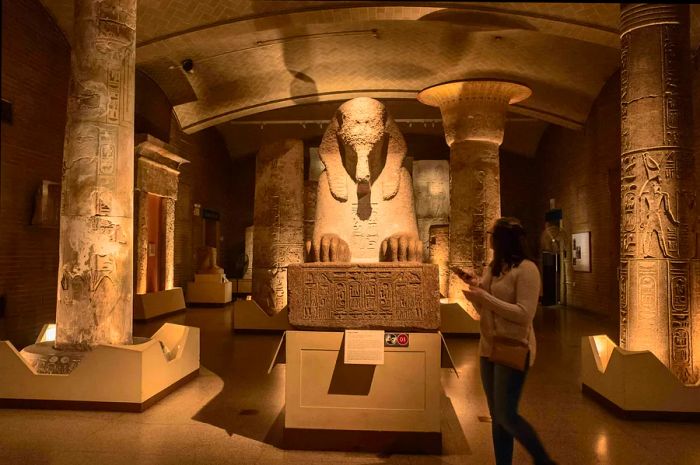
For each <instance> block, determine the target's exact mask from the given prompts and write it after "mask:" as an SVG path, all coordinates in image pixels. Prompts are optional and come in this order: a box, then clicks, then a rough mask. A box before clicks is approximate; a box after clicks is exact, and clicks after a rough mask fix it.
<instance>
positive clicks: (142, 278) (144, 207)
mask: <svg viewBox="0 0 700 465" xmlns="http://www.w3.org/2000/svg"><path fill="white" fill-rule="evenodd" d="M135 193H136V196H137V199H138V203H139V204H138V205H139V206H138V214H139V218H138V223H137V224H138V226H137V228H138V229H137V230H136V290H135V291H136V293H137V294H145V293H146V289H147V288H148V281H147V277H146V276H147V272H148V192H145V191H143V190H137V191H135Z"/></svg>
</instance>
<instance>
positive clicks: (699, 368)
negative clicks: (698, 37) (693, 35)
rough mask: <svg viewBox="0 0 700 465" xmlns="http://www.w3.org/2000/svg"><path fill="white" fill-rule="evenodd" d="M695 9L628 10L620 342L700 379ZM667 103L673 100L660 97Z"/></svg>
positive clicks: (689, 380)
mask: <svg viewBox="0 0 700 465" xmlns="http://www.w3.org/2000/svg"><path fill="white" fill-rule="evenodd" d="M688 27H689V24H688V6H687V5H656V4H654V5H636V6H629V5H624V6H623V7H622V10H621V42H622V54H621V60H622V69H621V74H620V80H621V96H620V98H621V104H622V105H621V122H620V126H621V136H622V155H621V166H622V170H621V228H620V229H621V231H620V235H621V237H620V256H621V260H620V280H619V283H620V344H621V346H622V347H623V348H625V349H629V350H650V351H651V352H653V353H654V355H656V357H657V358H658V359H659V360H661V362H662V363H664V364H665V365H666V366H667V367H669V368H670V369H671V371H672V372H673V373H674V374H675V375H676V376H677V377H678V378H679V379H680V380H681V381H682V382H684V383H686V384H694V383H696V382H697V381H698V380H700V344H699V342H700V284H698V283H700V274H699V273H698V271H699V270H700V265H699V262H700V260H699V259H698V255H697V251H696V250H695V249H696V245H697V237H696V235H697V231H696V230H695V228H696V227H697V215H698V206H697V201H696V195H697V180H696V179H695V163H696V160H695V155H694V153H693V147H692V124H691V123H692V107H691V106H690V102H691V88H690V78H691V74H690V66H691V61H690V51H689V43H688ZM659 96H663V98H659Z"/></svg>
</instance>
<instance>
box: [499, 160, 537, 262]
mask: <svg viewBox="0 0 700 465" xmlns="http://www.w3.org/2000/svg"><path fill="white" fill-rule="evenodd" d="M499 158H500V169H501V176H500V177H501V215H502V216H514V217H516V218H518V219H519V220H520V222H521V223H522V224H523V227H524V228H525V232H526V234H527V239H528V245H529V246H530V253H531V254H532V258H533V259H535V263H537V260H536V258H537V253H538V250H537V248H538V247H539V237H540V233H541V232H542V228H543V225H544V212H541V211H540V208H539V204H538V198H539V195H540V186H539V179H538V176H537V166H538V164H537V160H536V159H535V158H529V157H524V156H521V155H516V154H513V153H508V152H504V151H501V153H500V157H499Z"/></svg>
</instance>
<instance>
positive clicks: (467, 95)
mask: <svg viewBox="0 0 700 465" xmlns="http://www.w3.org/2000/svg"><path fill="white" fill-rule="evenodd" d="M530 94H531V91H530V89H529V88H527V87H526V86H523V85H521V84H516V83H512V82H504V81H488V80H475V81H458V82H449V83H446V84H439V85H436V86H433V87H429V88H427V89H425V90H423V91H421V92H420V93H419V94H418V100H419V101H420V102H422V103H425V104H426V105H431V106H436V107H439V108H440V112H441V113H442V119H443V127H444V128H445V140H446V141H447V145H449V146H450V229H449V234H450V236H449V237H450V238H449V242H450V252H449V255H450V266H458V267H461V268H464V269H468V270H474V271H476V272H477V273H479V274H481V273H482V270H483V267H484V266H485V265H486V263H487V260H488V250H489V246H488V239H487V235H486V231H487V230H488V228H489V227H491V225H493V223H494V221H495V220H496V219H498V218H499V217H500V216H501V200H500V196H501V194H500V179H499V163H498V151H499V147H500V145H501V142H503V131H504V127H505V121H506V113H507V111H508V105H510V104H513V103H517V102H520V101H522V100H524V99H526V98H527V97H529V96H530ZM464 288H466V285H465V284H464V283H463V282H462V281H461V280H460V279H459V278H458V277H457V276H450V280H449V291H448V293H449V298H450V300H451V301H456V302H459V303H460V304H461V305H462V306H463V307H464V308H465V309H466V310H467V312H469V313H470V314H471V315H472V317H474V318H478V315H477V314H476V312H475V311H474V309H473V308H472V306H471V304H469V303H468V302H467V301H466V299H464V296H463V294H462V289H464Z"/></svg>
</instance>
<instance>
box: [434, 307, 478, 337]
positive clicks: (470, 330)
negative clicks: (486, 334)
mask: <svg viewBox="0 0 700 465" xmlns="http://www.w3.org/2000/svg"><path fill="white" fill-rule="evenodd" d="M440 332H441V333H443V334H479V320H475V319H474V318H472V317H471V316H470V315H469V314H468V313H467V312H466V311H465V310H464V309H463V308H462V306H461V305H460V304H459V303H457V302H448V301H447V299H440Z"/></svg>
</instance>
